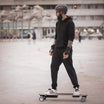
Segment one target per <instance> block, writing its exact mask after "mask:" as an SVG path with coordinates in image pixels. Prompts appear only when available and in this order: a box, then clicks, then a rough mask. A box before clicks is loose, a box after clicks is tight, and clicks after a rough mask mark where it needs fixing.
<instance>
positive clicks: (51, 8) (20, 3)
mask: <svg viewBox="0 0 104 104" xmlns="http://www.w3.org/2000/svg"><path fill="white" fill-rule="evenodd" d="M57 4H67V6H68V9H69V10H68V13H67V14H68V15H70V16H71V17H73V20H74V22H75V26H76V35H77V33H79V31H80V32H82V33H83V34H85V35H86V34H90V33H101V34H104V0H0V36H5V35H6V36H8V34H9V36H13V37H17V36H18V37H25V36H27V34H31V33H32V32H33V30H35V32H36V34H37V35H36V36H37V38H42V37H48V36H49V37H50V36H51V37H52V36H54V35H55V24H56V21H57V18H56V16H55V15H56V12H55V6H56V5H57ZM37 5H38V6H37ZM34 6H37V7H36V8H35V9H34ZM37 11H38V12H37Z"/></svg>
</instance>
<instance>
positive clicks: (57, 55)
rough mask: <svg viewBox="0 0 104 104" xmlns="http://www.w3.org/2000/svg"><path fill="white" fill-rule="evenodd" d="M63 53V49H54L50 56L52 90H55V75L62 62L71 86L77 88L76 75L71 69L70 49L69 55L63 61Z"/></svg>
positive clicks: (72, 68)
mask: <svg viewBox="0 0 104 104" xmlns="http://www.w3.org/2000/svg"><path fill="white" fill-rule="evenodd" d="M64 51H65V48H55V49H54V52H53V56H52V62H51V79H52V88H53V89H57V74H58V70H59V66H60V65H61V63H62V62H63V64H64V66H65V68H66V71H67V73H68V75H69V77H70V79H71V82H72V84H73V87H74V88H75V87H79V84H78V80H77V75H76V72H75V69H74V67H73V61H72V49H71V52H70V55H69V57H68V58H67V59H63V52H64Z"/></svg>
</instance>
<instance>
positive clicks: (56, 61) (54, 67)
mask: <svg viewBox="0 0 104 104" xmlns="http://www.w3.org/2000/svg"><path fill="white" fill-rule="evenodd" d="M59 54H60V51H58V49H55V50H54V53H53V56H52V62H51V79H52V89H55V90H56V89H57V74H58V70H59V66H60V64H61V63H62V60H61V58H60V57H59Z"/></svg>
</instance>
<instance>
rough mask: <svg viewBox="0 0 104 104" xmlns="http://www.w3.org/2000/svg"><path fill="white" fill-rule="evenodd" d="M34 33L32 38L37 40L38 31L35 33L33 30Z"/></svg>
mask: <svg viewBox="0 0 104 104" xmlns="http://www.w3.org/2000/svg"><path fill="white" fill-rule="evenodd" d="M32 35H33V37H32V39H33V40H35V39H36V33H35V31H33V33H32Z"/></svg>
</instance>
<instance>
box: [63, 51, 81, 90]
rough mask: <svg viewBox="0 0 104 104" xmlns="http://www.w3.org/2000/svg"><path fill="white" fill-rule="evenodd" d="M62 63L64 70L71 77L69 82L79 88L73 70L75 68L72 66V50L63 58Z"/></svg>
mask: <svg viewBox="0 0 104 104" xmlns="http://www.w3.org/2000/svg"><path fill="white" fill-rule="evenodd" d="M63 64H64V66H65V68H66V71H67V73H68V75H69V77H70V79H71V82H72V84H73V87H74V88H76V87H78V88H79V84H78V79H77V75H76V72H75V69H74V67H73V61H72V50H71V52H70V55H69V57H68V58H67V59H63Z"/></svg>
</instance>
